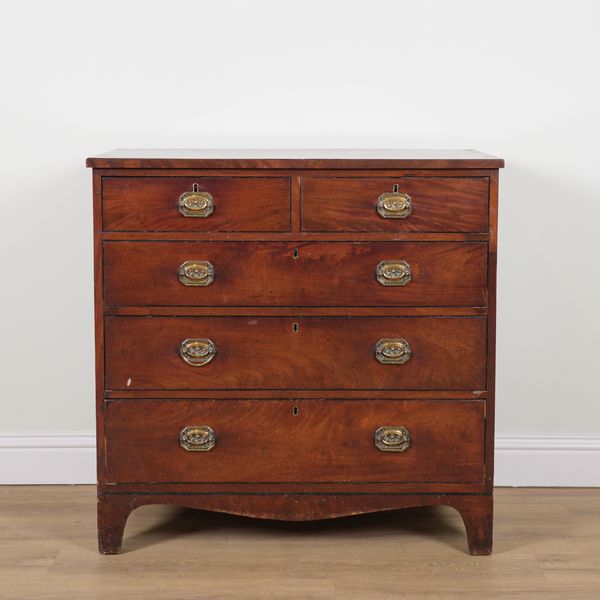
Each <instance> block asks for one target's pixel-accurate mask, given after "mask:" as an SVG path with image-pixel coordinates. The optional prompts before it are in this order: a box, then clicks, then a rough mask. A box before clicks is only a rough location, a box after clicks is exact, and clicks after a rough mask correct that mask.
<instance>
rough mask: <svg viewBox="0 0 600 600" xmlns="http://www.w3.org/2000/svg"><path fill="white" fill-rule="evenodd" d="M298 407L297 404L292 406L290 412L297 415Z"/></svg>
mask: <svg viewBox="0 0 600 600" xmlns="http://www.w3.org/2000/svg"><path fill="white" fill-rule="evenodd" d="M299 412H300V409H299V408H298V407H297V406H292V414H293V415H294V416H295V417H297V416H298V413H299Z"/></svg>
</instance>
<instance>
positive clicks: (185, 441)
mask: <svg viewBox="0 0 600 600" xmlns="http://www.w3.org/2000/svg"><path fill="white" fill-rule="evenodd" d="M216 443H217V438H216V436H215V432H214V431H213V429H212V428H211V427H209V426H208V425H188V426H187V427H184V428H183V429H182V430H181V431H180V433H179V445H180V446H181V447H182V448H184V449H185V450H188V451H189V452H208V451H209V450H211V449H212V448H214V447H215V444H216Z"/></svg>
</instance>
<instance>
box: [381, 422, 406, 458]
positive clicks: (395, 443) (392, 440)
mask: <svg viewBox="0 0 600 600" xmlns="http://www.w3.org/2000/svg"><path fill="white" fill-rule="evenodd" d="M409 446H410V432H409V431H408V429H406V427H402V425H398V426H385V427H380V428H379V429H378V430H377V431H376V432H375V447H376V448H378V449H379V450H381V451H382V452H404V451H405V450H407V449H408V448H409Z"/></svg>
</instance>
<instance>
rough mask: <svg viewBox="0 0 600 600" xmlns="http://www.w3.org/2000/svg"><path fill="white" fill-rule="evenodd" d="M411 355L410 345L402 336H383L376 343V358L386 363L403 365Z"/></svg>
mask: <svg viewBox="0 0 600 600" xmlns="http://www.w3.org/2000/svg"><path fill="white" fill-rule="evenodd" d="M410 355H411V351H410V345H409V344H408V342H407V341H406V340H404V339H402V338H383V339H381V340H379V341H378V342H377V343H376V344H375V358H376V359H377V360H378V361H379V362H380V363H382V364H384V365H385V364H387V365H403V364H404V363H405V362H407V361H408V359H409V358H410Z"/></svg>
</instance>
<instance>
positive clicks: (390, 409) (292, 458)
mask: <svg viewBox="0 0 600 600" xmlns="http://www.w3.org/2000/svg"><path fill="white" fill-rule="evenodd" d="M199 425H206V426H209V427H211V428H212V429H213V430H214V432H215V436H216V444H215V446H214V448H212V449H211V450H210V451H207V452H191V451H187V450H185V449H183V448H182V447H181V446H180V444H179V437H178V436H179V432H180V431H181V430H182V429H184V428H185V427H188V426H199ZM382 426H403V427H405V428H406V429H408V431H409V432H410V446H409V447H408V449H406V450H405V451H404V452H382V451H381V450H379V449H378V448H376V447H375V444H374V434H375V431H376V430H377V429H378V428H379V427H382ZM484 431H485V416H484V401H481V400H480V401H464V402H457V401H453V400H439V401H435V400H404V401H394V400H387V401H386V400H379V401H377V400H371V401H367V402H365V401H360V400H272V401H262V402H256V401H255V400H173V401H143V400H140V401H135V402H131V401H122V400H114V401H111V402H108V403H107V404H106V430H105V434H106V439H107V454H106V480H107V481H108V482H115V483H123V482H138V483H139V482H157V483H158V482H161V483H162V482H245V483H250V482H279V483H282V482H361V483H368V482H407V483H412V482H438V483H446V482H465V483H469V482H476V483H481V482H482V481H483V457H484ZM282 517H283V518H293V515H291V514H287V513H286V514H285V515H282Z"/></svg>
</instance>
